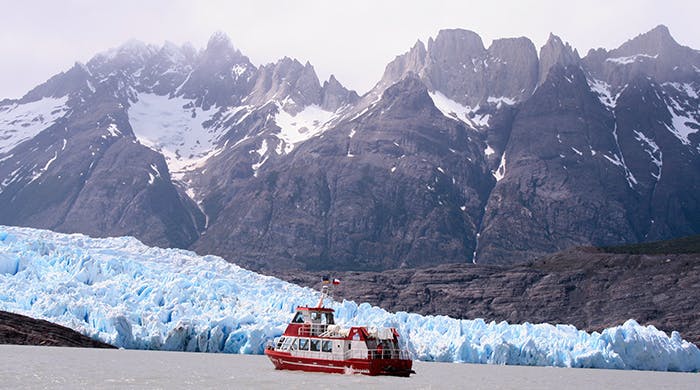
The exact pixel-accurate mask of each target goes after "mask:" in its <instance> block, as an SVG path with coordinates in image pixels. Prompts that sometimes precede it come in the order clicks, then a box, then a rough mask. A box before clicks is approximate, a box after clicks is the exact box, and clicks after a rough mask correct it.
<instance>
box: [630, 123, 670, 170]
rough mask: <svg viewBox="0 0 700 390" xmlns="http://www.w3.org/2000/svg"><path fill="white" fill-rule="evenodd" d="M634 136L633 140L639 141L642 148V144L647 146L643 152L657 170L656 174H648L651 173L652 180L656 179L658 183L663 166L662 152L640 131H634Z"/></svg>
mask: <svg viewBox="0 0 700 390" xmlns="http://www.w3.org/2000/svg"><path fill="white" fill-rule="evenodd" d="M634 134H636V136H635V137H634V139H636V140H637V141H641V142H642V146H644V144H646V145H647V146H649V149H647V148H644V151H645V152H647V154H648V155H649V157H650V158H651V162H652V163H653V164H654V165H656V167H657V168H658V171H657V172H656V173H654V172H650V173H651V176H653V177H654V178H656V180H657V181H658V180H659V179H661V169H662V167H663V165H664V162H663V152H662V151H661V149H660V148H659V146H658V145H657V144H656V142H654V140H652V139H650V138H648V137H647V136H646V135H644V133H642V132H641V131H637V130H635V131H634Z"/></svg>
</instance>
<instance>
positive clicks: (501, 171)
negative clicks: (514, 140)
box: [492, 152, 506, 182]
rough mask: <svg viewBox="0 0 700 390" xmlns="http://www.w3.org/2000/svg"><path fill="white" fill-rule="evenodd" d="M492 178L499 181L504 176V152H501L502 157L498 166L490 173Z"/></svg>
mask: <svg viewBox="0 0 700 390" xmlns="http://www.w3.org/2000/svg"><path fill="white" fill-rule="evenodd" d="M492 174H493V177H495V178H496V181H497V182H498V181H501V180H502V179H503V177H504V176H505V175H506V152H503V155H502V156H501V163H500V164H498V169H496V171H495V172H492Z"/></svg>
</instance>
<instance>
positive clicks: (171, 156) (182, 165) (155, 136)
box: [128, 93, 225, 177]
mask: <svg viewBox="0 0 700 390" xmlns="http://www.w3.org/2000/svg"><path fill="white" fill-rule="evenodd" d="M128 113H129V120H130V122H131V127H132V128H133V131H134V135H136V138H137V139H138V140H139V142H141V143H142V144H143V145H145V146H147V147H149V148H151V149H153V150H155V151H157V152H160V153H161V154H163V156H164V157H165V161H166V162H167V163H168V168H169V170H170V172H172V173H173V174H174V175H173V176H175V177H178V175H181V174H183V173H184V172H185V171H187V170H188V168H191V167H192V166H193V165H194V164H196V163H197V162H200V161H202V160H206V158H207V157H209V156H211V155H212V154H213V153H214V152H215V151H216V147H215V146H216V143H217V141H218V140H219V138H220V137H221V135H222V134H223V133H224V132H225V129H224V130H222V129H221V128H217V127H208V126H206V125H207V121H210V120H211V117H212V115H213V114H214V111H213V110H211V111H204V110H202V109H201V108H200V107H195V106H194V104H192V102H191V101H190V100H187V99H184V98H180V97H174V98H168V96H159V95H156V94H150V93H141V94H139V95H138V101H136V102H134V103H132V105H131V107H129V111H128Z"/></svg>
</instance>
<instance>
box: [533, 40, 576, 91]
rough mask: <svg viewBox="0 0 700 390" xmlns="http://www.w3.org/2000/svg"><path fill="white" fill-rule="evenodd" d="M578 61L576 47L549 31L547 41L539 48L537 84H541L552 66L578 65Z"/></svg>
mask: <svg viewBox="0 0 700 390" xmlns="http://www.w3.org/2000/svg"><path fill="white" fill-rule="evenodd" d="M580 62H581V57H579V55H578V51H577V50H576V49H573V48H572V47H571V45H570V44H569V43H568V42H567V43H564V42H563V41H562V40H561V38H559V37H558V36H556V35H554V34H552V33H550V34H549V39H547V43H545V44H544V46H542V48H541V49H540V70H539V78H538V83H537V84H538V85H539V84H542V83H543V82H544V81H545V80H546V79H547V74H548V73H549V70H550V69H551V68H552V67H553V66H555V65H561V66H568V65H578V64H579V63H580Z"/></svg>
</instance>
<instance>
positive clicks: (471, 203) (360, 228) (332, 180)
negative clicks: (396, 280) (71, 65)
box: [195, 77, 493, 269]
mask: <svg viewBox="0 0 700 390" xmlns="http://www.w3.org/2000/svg"><path fill="white" fill-rule="evenodd" d="M406 118H411V127H408V128H407V127H405V123H406V122H405V120H406ZM468 136H469V132H468V131H467V129H466V128H465V126H464V125H462V124H460V123H459V122H456V121H453V120H450V119H448V118H446V117H445V116H444V115H442V113H441V112H440V111H439V110H437V109H436V108H435V106H434V105H433V102H432V100H431V98H430V96H429V95H428V91H427V90H426V88H425V86H424V85H423V84H422V83H421V81H420V80H419V79H418V78H416V77H408V78H406V79H404V80H403V81H401V82H399V83H397V84H395V85H393V86H392V87H391V88H389V89H387V90H386V91H385V92H384V94H383V97H382V99H381V100H380V101H379V102H378V103H377V104H376V105H374V106H373V107H372V108H371V109H369V110H368V111H367V112H366V113H365V114H363V115H361V116H359V117H357V118H355V119H353V120H351V121H349V122H347V123H343V124H340V125H338V126H337V127H335V128H333V129H332V130H328V131H326V132H325V133H324V134H323V137H318V138H313V139H310V140H308V141H306V142H305V143H304V144H302V145H301V146H300V147H299V148H298V149H296V148H295V149H294V150H293V151H292V152H291V153H290V154H289V156H288V157H287V158H286V159H277V160H273V161H269V162H267V163H265V165H264V166H263V167H262V168H260V170H259V171H258V172H257V176H256V177H254V178H252V179H251V180H247V181H244V182H242V183H240V185H237V184H234V186H235V191H233V192H234V194H233V195H232V198H231V199H230V200H227V201H226V205H221V206H220V207H222V210H221V211H219V212H218V213H217V217H216V219H215V220H214V221H211V222H210V225H209V228H208V230H207V234H206V235H204V236H202V238H201V239H200V240H199V241H198V242H197V244H196V245H195V249H197V250H198V251H202V252H203V251H206V250H210V251H211V250H212V249H213V248H215V249H213V250H214V253H218V254H222V255H225V254H228V253H232V252H236V253H237V257H238V259H239V260H240V261H242V262H244V263H245V264H249V265H250V266H252V267H255V268H270V267H274V268H277V267H280V268H289V267H294V268H303V267H306V268H312V269H333V268H346V269H347V268H353V269H386V268H396V267H399V266H404V267H405V266H416V265H420V264H431V263H437V262H444V261H451V262H458V261H461V260H462V259H464V258H465V257H468V256H469V254H470V253H472V252H473V251H474V249H475V241H474V239H473V237H474V236H475V233H476V229H477V226H478V223H479V220H480V219H481V212H482V209H483V205H484V203H485V201H486V197H487V195H488V189H489V188H490V186H491V185H492V181H493V179H492V178H491V177H490V174H489V173H488V172H486V171H485V170H484V168H483V166H484V163H483V154H482V151H481V150H479V148H477V147H476V145H474V144H471V143H470V142H469V141H468ZM450 146H452V147H453V149H452V148H450ZM442 166H445V168H442ZM447 167H450V168H447ZM217 174H218V173H217ZM204 200H205V203H206V202H208V200H209V198H206V197H205V198H204ZM214 201H215V200H212V202H214ZM241 205H246V206H245V207H241ZM205 210H206V209H205ZM208 214H210V213H208ZM418 231H423V232H430V234H427V235H423V234H421V235H417V234H416V232H418ZM437 252H439V253H442V257H441V258H433V256H432V254H434V253H437Z"/></svg>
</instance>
